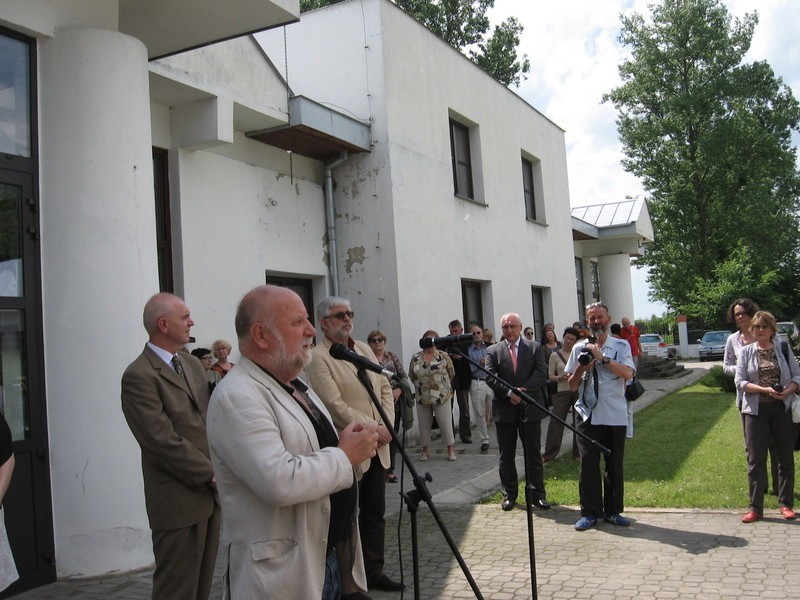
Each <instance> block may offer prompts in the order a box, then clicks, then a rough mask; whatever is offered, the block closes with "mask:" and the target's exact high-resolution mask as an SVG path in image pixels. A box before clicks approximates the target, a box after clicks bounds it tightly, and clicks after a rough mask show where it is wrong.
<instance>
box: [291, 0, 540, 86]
mask: <svg viewBox="0 0 800 600" xmlns="http://www.w3.org/2000/svg"><path fill="white" fill-rule="evenodd" d="M341 1H342V0H300V12H306V11H309V10H313V9H315V8H321V7H323V6H328V5H329V4H337V3H339V2H341ZM392 1H393V2H394V3H395V4H397V6H399V7H400V8H402V9H403V10H404V11H406V12H407V13H408V14H410V15H411V16H413V17H414V18H415V19H416V20H417V21H419V22H420V23H422V24H423V25H424V26H425V27H427V28H428V29H430V30H431V31H432V32H433V33H435V34H436V35H438V36H439V37H440V38H442V39H443V40H444V41H446V42H447V43H448V44H450V45H451V46H452V47H453V48H455V49H456V50H459V51H461V52H465V51H467V53H468V54H467V56H468V57H469V59H470V60H472V61H473V62H474V63H475V64H477V65H478V66H480V67H481V68H482V69H483V70H485V71H486V72H488V73H489V74H490V75H491V76H492V77H494V78H495V79H497V80H498V81H499V82H500V83H502V84H504V85H512V84H513V85H515V86H518V85H519V84H520V83H521V82H522V81H523V80H524V79H526V76H527V74H528V72H529V71H530V69H531V65H530V61H529V60H528V57H527V55H523V56H522V57H520V56H519V54H518V53H517V48H518V47H519V38H520V35H522V32H523V27H522V25H521V24H520V22H519V21H518V20H517V19H515V18H514V17H511V18H509V19H508V20H506V21H503V22H502V23H500V25H497V26H496V27H495V28H494V31H493V32H492V33H491V34H488V35H487V32H488V31H489V28H490V25H491V24H490V22H489V17H487V16H486V12H487V11H488V10H489V9H490V8H492V7H493V6H494V0H392Z"/></svg>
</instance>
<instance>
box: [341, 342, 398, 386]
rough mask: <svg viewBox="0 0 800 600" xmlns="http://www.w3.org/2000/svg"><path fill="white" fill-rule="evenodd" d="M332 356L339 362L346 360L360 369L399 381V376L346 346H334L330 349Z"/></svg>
mask: <svg viewBox="0 0 800 600" xmlns="http://www.w3.org/2000/svg"><path fill="white" fill-rule="evenodd" d="M330 353H331V356H332V357H333V358H335V359H337V360H346V361H347V362H349V363H352V364H354V365H355V366H356V367H358V368H359V369H367V370H368V371H373V372H374V373H379V374H381V375H383V376H385V377H388V378H389V379H397V375H395V374H394V373H392V372H391V371H390V370H389V369H384V368H383V367H382V366H380V365H379V364H377V363H374V362H372V361H371V360H369V359H368V358H365V357H363V356H361V355H360V354H357V353H355V352H353V351H352V350H350V348H348V347H347V346H345V345H344V344H333V345H332V346H331V349H330Z"/></svg>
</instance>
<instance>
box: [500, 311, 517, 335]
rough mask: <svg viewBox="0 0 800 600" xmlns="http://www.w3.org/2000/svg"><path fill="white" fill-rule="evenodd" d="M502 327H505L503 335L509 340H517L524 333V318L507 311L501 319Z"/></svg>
mask: <svg viewBox="0 0 800 600" xmlns="http://www.w3.org/2000/svg"><path fill="white" fill-rule="evenodd" d="M500 327H501V328H502V329H503V337H504V338H505V339H507V340H508V341H509V342H516V341H517V340H518V339H519V334H520V333H522V319H520V318H519V315H518V314H517V313H506V314H504V315H503V316H502V318H501V319H500Z"/></svg>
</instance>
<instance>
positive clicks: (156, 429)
mask: <svg viewBox="0 0 800 600" xmlns="http://www.w3.org/2000/svg"><path fill="white" fill-rule="evenodd" d="M143 320H144V328H145V330H146V331H147V333H148V335H149V338H150V340H149V341H148V342H147V344H146V345H145V348H144V351H143V352H142V354H141V355H139V357H138V358H137V359H136V360H135V361H133V362H132V363H131V364H130V365H129V366H128V368H127V369H126V370H125V374H124V375H123V376H122V412H123V413H124V415H125V419H126V420H127V421H128V426H129V427H130V428H131V431H132V432H133V435H134V437H135V438H136V441H137V442H139V446H140V447H141V450H142V474H143V477H144V495H145V504H146V508H147V516H148V519H149V521H150V529H152V531H153V554H154V556H155V563H156V568H155V572H154V573H153V596H152V597H153V600H207V598H208V595H209V593H210V592H211V580H212V577H213V574H214V563H215V562H216V558H217V546H218V543H219V525H220V512H219V507H218V505H217V502H216V493H215V487H216V483H215V480H214V471H213V470H212V467H211V459H210V457H209V451H208V442H207V440H206V424H205V414H206V410H207V408H208V384H207V383H206V379H205V375H204V373H203V367H202V366H201V365H200V363H199V361H198V360H197V359H196V358H194V357H193V356H191V355H190V354H187V353H185V352H178V350H179V349H180V348H181V347H183V346H184V345H185V344H187V343H188V342H189V331H190V330H191V327H192V325H194V321H192V318H191V316H190V313H189V307H188V306H186V304H185V303H184V302H183V300H181V299H180V298H178V297H177V296H173V295H172V294H156V295H155V296H153V297H152V298H150V300H149V301H148V302H147V304H146V305H145V307H144V315H143Z"/></svg>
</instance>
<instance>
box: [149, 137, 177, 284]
mask: <svg viewBox="0 0 800 600" xmlns="http://www.w3.org/2000/svg"><path fill="white" fill-rule="evenodd" d="M153 185H154V187H155V208H156V256H157V258H158V287H159V291H162V292H170V293H171V292H174V291H175V284H174V279H173V276H172V275H173V274H172V224H171V219H170V210H169V170H168V169H167V151H166V150H163V149H161V148H153Z"/></svg>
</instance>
